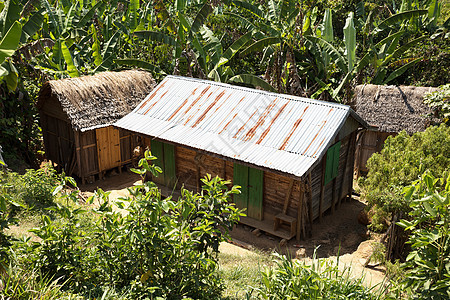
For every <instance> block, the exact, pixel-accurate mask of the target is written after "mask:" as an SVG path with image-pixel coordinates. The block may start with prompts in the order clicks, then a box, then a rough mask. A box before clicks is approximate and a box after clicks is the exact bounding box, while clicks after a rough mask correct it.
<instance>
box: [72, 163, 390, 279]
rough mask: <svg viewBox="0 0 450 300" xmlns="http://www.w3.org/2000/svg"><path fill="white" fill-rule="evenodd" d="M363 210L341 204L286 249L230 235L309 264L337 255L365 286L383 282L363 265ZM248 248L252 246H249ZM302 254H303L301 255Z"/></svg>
mask: <svg viewBox="0 0 450 300" xmlns="http://www.w3.org/2000/svg"><path fill="white" fill-rule="evenodd" d="M139 182H140V177H139V176H138V175H136V174H134V173H131V172H123V173H122V174H114V173H113V174H109V176H107V178H106V179H104V180H100V181H97V182H94V183H92V184H86V185H83V186H80V190H81V191H82V192H83V194H84V195H85V196H86V197H88V196H90V195H92V194H93V192H94V191H95V189H97V188H101V189H103V190H104V191H109V192H110V199H111V200H114V199H117V198H119V197H126V196H127V195H128V191H127V187H130V186H132V185H134V184H138V183H139ZM364 207H365V204H364V203H362V202H361V201H359V200H357V199H352V200H350V201H349V202H343V203H342V205H341V207H340V208H339V209H337V210H336V212H335V214H334V215H331V214H330V213H328V214H325V216H324V217H323V219H322V222H318V220H316V221H315V222H314V224H313V232H312V238H309V239H307V240H304V241H301V242H300V243H298V242H296V240H295V239H292V240H291V241H289V242H288V243H287V245H285V246H283V247H281V248H280V245H279V244H280V239H279V238H277V237H274V236H271V235H268V234H265V233H263V234H261V235H260V236H255V235H254V234H253V233H252V232H251V231H252V230H253V229H254V228H251V227H248V226H245V225H237V226H236V227H235V228H234V229H233V231H232V232H231V236H232V238H233V240H234V241H235V243H236V244H238V245H241V246H243V247H247V248H252V247H253V248H257V249H260V250H264V251H268V252H273V251H277V252H280V253H284V254H289V255H290V256H291V257H297V256H298V255H297V254H298V252H297V251H300V252H303V253H304V255H302V256H303V257H305V258H303V259H306V260H310V259H311V258H312V257H313V255H314V252H315V254H316V257H317V258H328V259H330V260H334V261H336V260H337V255H338V254H339V265H340V267H341V268H344V267H345V266H350V265H351V269H352V273H353V274H354V276H355V277H360V276H361V274H362V273H363V272H364V274H365V280H364V281H365V282H366V284H367V285H370V286H372V285H375V284H378V283H381V282H382V281H383V279H384V270H383V269H382V268H365V267H364V263H365V262H366V260H367V258H368V257H369V256H370V255H371V253H372V247H371V245H370V244H371V241H370V240H367V238H368V236H367V228H366V227H365V226H363V225H361V224H359V223H358V220H357V216H358V214H359V212H360V211H361V210H362V209H363V208H364ZM250 245H251V246H250ZM243 247H237V246H234V245H224V246H221V249H223V251H232V252H236V251H237V252H239V253H240V254H241V255H243V253H244V254H245V253H248V250H245V249H242V248H243ZM303 253H302V254H303Z"/></svg>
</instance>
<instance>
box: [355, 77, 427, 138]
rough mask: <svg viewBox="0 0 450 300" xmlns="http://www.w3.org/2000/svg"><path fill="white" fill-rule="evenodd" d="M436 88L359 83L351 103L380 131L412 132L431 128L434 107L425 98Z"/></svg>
mask: <svg viewBox="0 0 450 300" xmlns="http://www.w3.org/2000/svg"><path fill="white" fill-rule="evenodd" d="M435 90H436V88H431V87H415V86H383V85H373V84H367V85H358V86H357V87H356V90H355V98H354V100H353V103H352V105H351V106H352V107H353V109H354V110H355V111H356V112H357V113H358V114H359V115H360V116H361V117H362V118H363V119H364V120H365V121H366V122H367V123H369V124H370V125H373V126H377V127H378V129H379V130H380V131H383V132H400V131H402V130H405V131H406V132H408V133H409V134H412V133H414V132H418V131H424V130H425V128H426V127H427V125H428V123H429V119H427V115H428V114H430V113H431V109H430V108H429V107H428V106H427V105H426V104H423V97H424V95H425V94H426V93H429V92H433V91H435Z"/></svg>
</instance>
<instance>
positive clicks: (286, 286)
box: [255, 255, 384, 300]
mask: <svg viewBox="0 0 450 300" xmlns="http://www.w3.org/2000/svg"><path fill="white" fill-rule="evenodd" d="M262 279H263V280H262V281H263V284H262V285H261V286H260V287H257V288H255V292H256V293H257V295H258V297H259V298H260V299H371V300H372V299H381V298H382V297H383V296H384V294H383V291H382V289H381V288H377V287H372V288H368V287H365V286H364V284H363V280H364V276H361V277H360V278H356V279H355V278H353V277H352V274H351V269H350V268H348V267H346V268H344V270H339V261H338V262H337V263H333V262H330V261H329V260H323V259H322V260H321V259H317V258H313V261H312V263H311V264H310V265H309V264H307V263H306V262H304V261H298V260H292V259H290V258H287V257H284V256H280V255H277V262H276V265H275V267H273V268H267V269H266V270H265V271H263V272H262Z"/></svg>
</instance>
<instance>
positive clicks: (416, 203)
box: [397, 174, 450, 299]
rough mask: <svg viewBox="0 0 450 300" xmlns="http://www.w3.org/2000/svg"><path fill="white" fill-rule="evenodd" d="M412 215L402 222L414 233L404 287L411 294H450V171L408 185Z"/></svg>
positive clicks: (433, 296)
mask: <svg viewBox="0 0 450 300" xmlns="http://www.w3.org/2000/svg"><path fill="white" fill-rule="evenodd" d="M404 191H405V198H406V199H407V200H408V202H409V203H410V206H411V209H412V210H411V212H410V213H409V218H408V219H404V220H401V222H399V223H397V224H398V225H400V226H402V227H403V228H405V230H407V231H408V232H409V233H410V237H409V241H408V243H409V244H411V248H412V251H411V252H410V253H409V255H408V257H407V258H406V263H405V264H404V268H405V269H406V276H405V281H404V282H403V284H402V287H403V289H402V290H403V291H405V290H406V291H407V292H408V293H409V297H410V298H416V299H417V298H419V299H449V298H450V230H449V229H450V228H449V222H450V174H449V175H448V176H447V177H446V178H445V177H444V178H438V179H435V177H434V176H432V175H431V174H425V175H424V176H423V178H422V179H421V180H419V181H416V182H415V183H414V184H413V185H411V186H409V187H407V188H405V190H404Z"/></svg>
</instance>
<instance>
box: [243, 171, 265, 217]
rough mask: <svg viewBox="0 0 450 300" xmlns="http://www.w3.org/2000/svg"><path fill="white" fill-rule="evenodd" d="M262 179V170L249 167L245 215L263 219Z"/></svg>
mask: <svg viewBox="0 0 450 300" xmlns="http://www.w3.org/2000/svg"><path fill="white" fill-rule="evenodd" d="M263 180H264V172H263V171H261V170H258V169H253V168H249V173H248V185H249V188H248V205H247V206H248V207H247V209H248V213H247V215H248V216H249V217H251V218H254V219H256V220H262V219H263V189H264V185H263Z"/></svg>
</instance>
